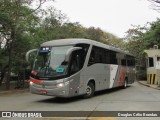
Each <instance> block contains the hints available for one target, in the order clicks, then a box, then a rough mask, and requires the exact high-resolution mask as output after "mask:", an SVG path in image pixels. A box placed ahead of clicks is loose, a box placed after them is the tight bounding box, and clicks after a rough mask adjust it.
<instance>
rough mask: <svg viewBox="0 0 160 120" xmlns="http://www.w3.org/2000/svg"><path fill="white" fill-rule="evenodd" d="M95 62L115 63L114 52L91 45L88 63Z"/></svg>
mask: <svg viewBox="0 0 160 120" xmlns="http://www.w3.org/2000/svg"><path fill="white" fill-rule="evenodd" d="M95 63H104V64H117V58H116V52H114V51H111V50H107V49H104V48H100V47H96V46H93V47H92V51H91V54H90V58H89V62H88V65H92V64H95Z"/></svg>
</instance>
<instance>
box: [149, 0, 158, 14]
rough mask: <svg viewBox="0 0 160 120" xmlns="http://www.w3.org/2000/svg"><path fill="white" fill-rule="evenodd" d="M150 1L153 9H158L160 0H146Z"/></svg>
mask: <svg viewBox="0 0 160 120" xmlns="http://www.w3.org/2000/svg"><path fill="white" fill-rule="evenodd" d="M148 1H149V2H151V3H152V5H153V9H154V10H157V11H159V10H160V0H148Z"/></svg>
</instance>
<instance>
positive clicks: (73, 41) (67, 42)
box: [41, 38, 133, 56]
mask: <svg viewBox="0 0 160 120" xmlns="http://www.w3.org/2000/svg"><path fill="white" fill-rule="evenodd" d="M78 43H85V44H91V45H94V46H97V47H102V48H105V49H109V50H113V51H116V52H120V53H124V54H127V55H131V56H133V55H132V54H130V53H128V52H126V51H123V50H121V49H119V48H115V47H113V46H110V45H106V44H103V43H101V42H97V41H94V40H90V39H84V38H68V39H58V40H51V41H47V42H44V43H42V44H41V47H52V46H64V45H75V44H78Z"/></svg>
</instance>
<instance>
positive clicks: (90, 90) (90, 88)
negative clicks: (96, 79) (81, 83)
mask: <svg viewBox="0 0 160 120" xmlns="http://www.w3.org/2000/svg"><path fill="white" fill-rule="evenodd" d="M94 91H95V86H94V84H93V83H91V82H89V83H88V85H87V88H86V94H85V95H84V96H83V97H84V98H90V97H92V96H93V95H94Z"/></svg>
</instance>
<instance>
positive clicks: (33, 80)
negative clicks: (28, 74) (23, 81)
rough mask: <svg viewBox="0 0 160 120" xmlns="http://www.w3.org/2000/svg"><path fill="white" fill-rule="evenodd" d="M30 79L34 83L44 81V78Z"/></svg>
mask: <svg viewBox="0 0 160 120" xmlns="http://www.w3.org/2000/svg"><path fill="white" fill-rule="evenodd" d="M29 81H30V82H33V83H42V80H38V79H31V80H29Z"/></svg>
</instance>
